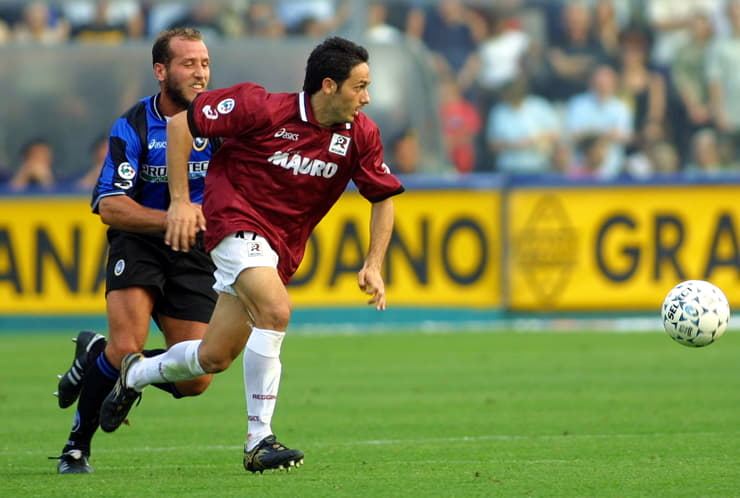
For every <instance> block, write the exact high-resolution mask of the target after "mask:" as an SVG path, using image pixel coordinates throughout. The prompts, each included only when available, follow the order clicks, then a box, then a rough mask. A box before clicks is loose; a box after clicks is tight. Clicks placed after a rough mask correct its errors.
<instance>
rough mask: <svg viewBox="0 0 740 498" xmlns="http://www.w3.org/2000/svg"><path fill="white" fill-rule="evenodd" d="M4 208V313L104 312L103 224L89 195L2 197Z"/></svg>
mask: <svg viewBox="0 0 740 498" xmlns="http://www.w3.org/2000/svg"><path fill="white" fill-rule="evenodd" d="M0 212H2V213H3V215H2V218H0V314H63V313H98V312H100V313H102V312H103V311H104V310H105V302H104V299H103V296H104V292H105V257H106V253H107V241H106V238H105V226H104V225H103V224H102V223H101V222H100V218H99V217H98V216H96V215H94V214H92V213H91V212H90V204H89V199H87V198H82V197H59V198H41V197H12V198H4V199H0Z"/></svg>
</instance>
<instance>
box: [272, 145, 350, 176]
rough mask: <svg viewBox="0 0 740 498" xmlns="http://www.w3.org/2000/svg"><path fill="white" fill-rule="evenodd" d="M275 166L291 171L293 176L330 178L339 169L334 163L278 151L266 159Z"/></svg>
mask: <svg viewBox="0 0 740 498" xmlns="http://www.w3.org/2000/svg"><path fill="white" fill-rule="evenodd" d="M267 160H268V161H270V162H271V163H272V164H274V165H275V166H280V167H282V168H285V169H292V170H293V174H294V175H310V176H321V177H324V178H331V177H333V176H334V175H335V174H336V173H337V170H338V169H339V166H337V164H336V163H330V162H325V161H322V160H321V159H313V158H311V157H303V156H301V155H300V154H291V153H290V152H283V151H278V152H275V153H274V154H273V155H271V156H270V157H269V158H268V159H267Z"/></svg>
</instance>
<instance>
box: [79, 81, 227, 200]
mask: <svg viewBox="0 0 740 498" xmlns="http://www.w3.org/2000/svg"><path fill="white" fill-rule="evenodd" d="M158 102H159V94H157V95H152V96H149V97H145V98H143V99H141V100H140V101H139V102H137V103H136V104H135V105H134V106H132V107H131V108H130V109H129V110H128V111H126V112H125V113H124V114H123V115H122V116H121V117H120V118H118V120H116V122H115V123H114V124H113V127H112V129H111V132H110V137H109V144H108V145H109V147H108V156H107V157H106V158H105V163H104V164H103V167H102V170H101V172H100V177H99V178H98V183H97V185H96V186H95V190H94V191H93V195H92V209H93V212H95V213H97V212H98V204H99V203H100V199H102V198H103V197H108V196H111V195H128V196H129V197H131V198H132V199H134V200H135V201H136V202H138V203H139V204H141V205H143V206H146V207H150V208H154V209H162V210H166V209H167V207H168V206H169V203H170V195H169V190H168V187H167V161H166V151H167V118H166V117H165V116H163V115H162V114H161V113H160V112H159V108H158V106H157V104H158ZM216 142H217V141H214V140H208V139H204V138H196V139H195V140H193V149H192V151H191V152H190V162H189V163H188V172H189V177H190V200H191V201H192V202H196V203H198V204H202V203H203V188H204V186H205V177H206V171H207V170H208V163H209V161H210V159H211V155H212V154H213V152H214V151H215V149H216V146H217V144H216Z"/></svg>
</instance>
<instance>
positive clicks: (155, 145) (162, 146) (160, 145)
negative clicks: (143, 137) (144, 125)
mask: <svg viewBox="0 0 740 498" xmlns="http://www.w3.org/2000/svg"><path fill="white" fill-rule="evenodd" d="M166 148H167V142H166V141H161V142H160V141H157V140H154V139H153V138H152V140H151V142H149V150H152V149H166Z"/></svg>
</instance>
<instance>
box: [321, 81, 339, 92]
mask: <svg viewBox="0 0 740 498" xmlns="http://www.w3.org/2000/svg"><path fill="white" fill-rule="evenodd" d="M338 87H339V85H337V82H336V81H334V80H333V79H331V78H324V79H323V81H322V82H321V91H322V92H324V93H325V94H327V95H332V94H333V93H336V91H337V88H338Z"/></svg>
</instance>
